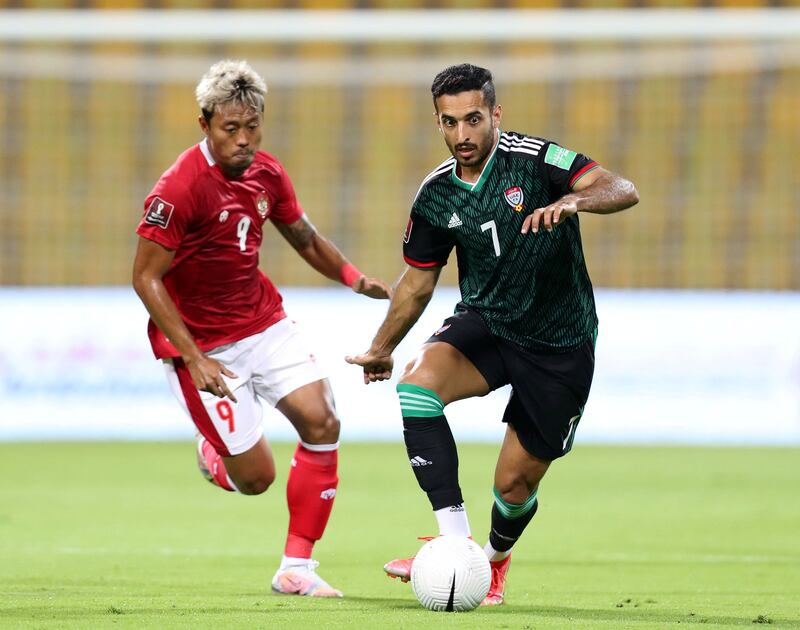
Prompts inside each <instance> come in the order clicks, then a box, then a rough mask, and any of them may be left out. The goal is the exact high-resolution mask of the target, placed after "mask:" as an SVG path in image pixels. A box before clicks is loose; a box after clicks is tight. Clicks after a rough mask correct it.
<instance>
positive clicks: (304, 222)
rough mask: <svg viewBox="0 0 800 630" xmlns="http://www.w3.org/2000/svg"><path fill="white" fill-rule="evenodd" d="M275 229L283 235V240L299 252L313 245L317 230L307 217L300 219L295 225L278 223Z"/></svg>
mask: <svg viewBox="0 0 800 630" xmlns="http://www.w3.org/2000/svg"><path fill="white" fill-rule="evenodd" d="M275 227H276V228H277V230H278V232H280V233H281V235H282V236H283V238H285V239H286V240H287V241H289V244H290V245H291V246H292V247H294V248H295V249H296V250H297V251H300V250H303V249H305V248H306V247H308V246H309V245H310V244H311V241H312V240H313V239H314V235H315V234H316V233H317V230H316V229H315V228H314V226H313V225H312V224H311V221H309V220H308V219H307V218H306V217H300V218H299V219H298V220H297V221H295V222H294V223H289V224H286V223H278V222H275Z"/></svg>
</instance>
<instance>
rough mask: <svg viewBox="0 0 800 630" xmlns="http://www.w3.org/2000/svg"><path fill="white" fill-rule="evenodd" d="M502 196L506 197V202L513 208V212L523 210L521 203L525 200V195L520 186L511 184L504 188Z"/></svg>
mask: <svg viewBox="0 0 800 630" xmlns="http://www.w3.org/2000/svg"><path fill="white" fill-rule="evenodd" d="M503 196H504V197H505V198H506V203H507V204H508V205H509V206H511V207H512V208H514V212H522V211H523V210H524V208H525V206H523V205H522V202H523V201H524V200H525V196H524V195H523V194H522V188H520V187H519V186H512V187H511V188H508V189H506V191H505V193H503Z"/></svg>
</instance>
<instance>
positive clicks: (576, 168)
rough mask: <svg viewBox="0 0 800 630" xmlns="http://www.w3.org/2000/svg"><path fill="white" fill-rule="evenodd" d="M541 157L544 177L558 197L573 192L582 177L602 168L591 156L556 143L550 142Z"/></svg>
mask: <svg viewBox="0 0 800 630" xmlns="http://www.w3.org/2000/svg"><path fill="white" fill-rule="evenodd" d="M540 155H542V156H543V157H542V158H541V159H542V168H543V173H544V176H545V178H546V179H547V180H548V181H549V182H550V187H551V190H552V191H553V192H554V193H555V194H556V195H557V196H558V197H562V196H564V195H566V194H567V193H569V192H571V191H572V189H573V187H574V186H575V184H576V183H577V182H578V180H579V179H580V178H581V177H583V176H584V175H586V173H588V172H589V171H592V170H594V169H596V168H598V167H599V166H600V165H599V164H598V163H597V162H595V161H594V160H593V159H592V158H590V157H589V156H587V155H584V154H583V153H576V152H575V151H570V150H569V149H565V148H564V147H561V146H559V145H557V144H556V143H555V142H548V143H547V145H546V149H544V150H543V151H542V152H541V153H540Z"/></svg>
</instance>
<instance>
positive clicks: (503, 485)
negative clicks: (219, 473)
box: [494, 474, 535, 505]
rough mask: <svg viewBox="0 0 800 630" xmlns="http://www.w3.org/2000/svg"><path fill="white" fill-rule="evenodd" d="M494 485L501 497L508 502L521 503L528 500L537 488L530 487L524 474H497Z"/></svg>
mask: <svg viewBox="0 0 800 630" xmlns="http://www.w3.org/2000/svg"><path fill="white" fill-rule="evenodd" d="M494 486H495V488H497V493H498V494H499V495H500V498H501V499H502V500H503V501H505V502H506V503H511V504H513V505H520V504H522V503H525V501H527V500H528V497H529V496H530V494H531V492H532V491H533V490H535V488H530V487H528V483H527V481H526V480H525V477H523V476H522V475H513V474H508V475H496V476H495V480H494Z"/></svg>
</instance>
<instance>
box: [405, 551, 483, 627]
mask: <svg viewBox="0 0 800 630" xmlns="http://www.w3.org/2000/svg"><path fill="white" fill-rule="evenodd" d="M491 581H492V570H491V567H490V566H489V559H488V558H487V557H486V554H485V553H484V552H483V549H481V547H480V545H479V544H478V543H476V542H475V541H474V540H470V539H469V538H466V537H464V536H439V537H438V538H434V539H433V540H430V541H428V542H427V543H425V544H424V545H423V546H422V549H420V550H419V553H418V554H417V555H416V557H415V558H414V564H412V565H411V586H412V587H413V589H414V594H415V595H416V596H417V599H418V600H419V603H420V604H422V605H423V606H425V608H428V609H430V610H445V611H448V612H452V611H466V610H472V609H473V608H476V607H477V606H479V605H480V603H481V602H482V601H483V599H484V597H486V594H487V593H488V592H489V585H490V584H491Z"/></svg>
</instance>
